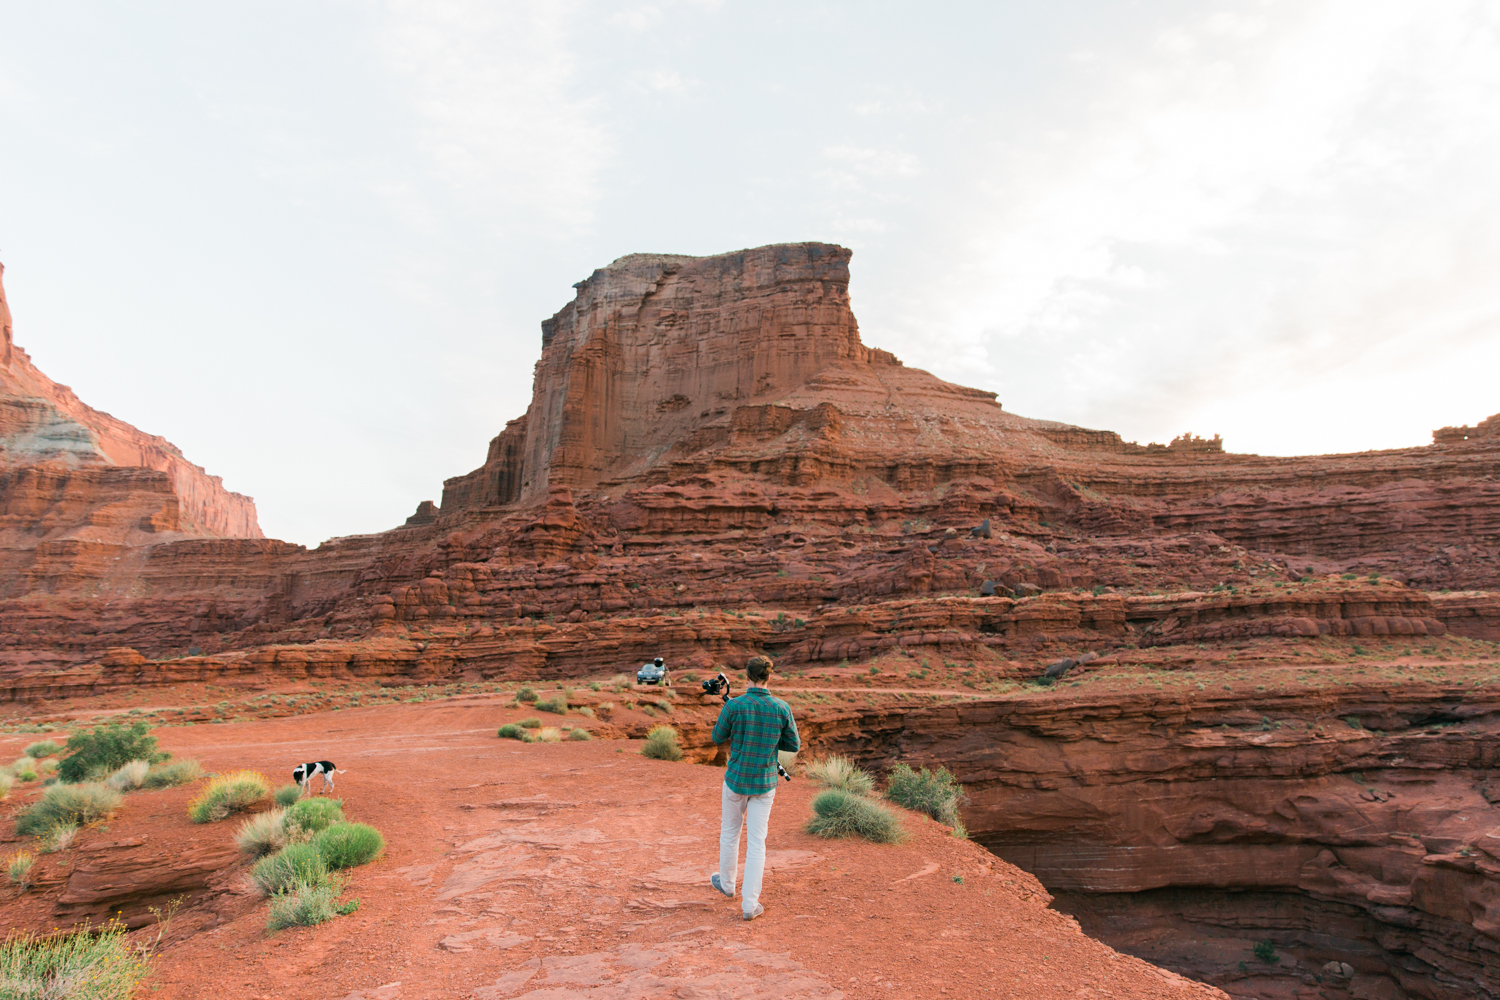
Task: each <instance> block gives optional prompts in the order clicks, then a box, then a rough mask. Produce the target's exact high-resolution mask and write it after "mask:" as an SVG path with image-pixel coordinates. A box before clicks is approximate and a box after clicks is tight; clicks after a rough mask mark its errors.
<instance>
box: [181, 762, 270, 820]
mask: <svg viewBox="0 0 1500 1000" xmlns="http://www.w3.org/2000/svg"><path fill="white" fill-rule="evenodd" d="M270 794H271V782H270V780H269V779H268V778H267V777H266V776H265V775H264V774H261V773H260V772H259V771H228V772H226V773H224V774H221V775H219V776H217V777H215V778H214V779H212V780H211V781H209V783H208V784H207V785H205V786H204V788H203V791H202V792H200V793H199V794H198V797H197V798H196V799H194V800H193V801H192V802H189V803H188V818H189V819H191V820H192V821H193V822H194V823H216V822H218V821H219V820H221V819H224V818H225V817H227V816H231V815H233V814H234V813H237V812H242V811H244V810H246V809H249V808H250V807H251V806H253V805H255V804H256V803H257V802H259V801H261V800H262V799H264V798H265V797H266V796H268V795H270Z"/></svg>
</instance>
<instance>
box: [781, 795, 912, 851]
mask: <svg viewBox="0 0 1500 1000" xmlns="http://www.w3.org/2000/svg"><path fill="white" fill-rule="evenodd" d="M806 830H807V832H808V833H810V834H813V835H814V836H817V837H828V838H834V837H848V836H858V837H863V838H865V839H866V840H869V841H873V842H874V843H877V844H895V843H899V842H900V841H902V840H905V839H906V831H905V830H904V829H902V826H901V821H900V820H899V819H897V818H896V816H895V814H894V813H892V812H891V811H890V810H889V809H887V808H886V807H885V806H883V805H881V804H880V803H879V802H875V801H873V800H871V799H867V798H865V797H864V796H862V795H855V794H854V793H852V792H847V791H845V790H843V789H842V788H830V789H829V790H828V791H826V792H822V793H820V794H819V795H818V797H817V798H815V799H813V816H812V818H811V819H809V820H808V821H807V827H806Z"/></svg>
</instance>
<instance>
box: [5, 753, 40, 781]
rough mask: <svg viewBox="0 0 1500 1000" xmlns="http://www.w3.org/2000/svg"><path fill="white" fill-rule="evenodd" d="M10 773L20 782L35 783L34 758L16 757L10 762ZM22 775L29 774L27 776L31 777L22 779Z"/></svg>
mask: <svg viewBox="0 0 1500 1000" xmlns="http://www.w3.org/2000/svg"><path fill="white" fill-rule="evenodd" d="M10 773H11V774H13V775H15V776H16V777H17V778H19V779H20V780H21V781H35V780H36V758H35V757H17V758H16V759H15V760H14V761H12V762H11V765H10ZM23 774H29V775H31V777H29V778H22V777H21V775H23Z"/></svg>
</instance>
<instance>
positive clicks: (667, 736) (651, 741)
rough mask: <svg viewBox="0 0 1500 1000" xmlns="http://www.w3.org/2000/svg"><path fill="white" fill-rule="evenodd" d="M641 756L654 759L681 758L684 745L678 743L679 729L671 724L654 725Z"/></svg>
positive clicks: (647, 736) (647, 735)
mask: <svg viewBox="0 0 1500 1000" xmlns="http://www.w3.org/2000/svg"><path fill="white" fill-rule="evenodd" d="M641 756H643V757H650V758H651V759H652V760H681V759H682V747H680V746H678V744H677V730H675V729H673V728H672V727H671V726H652V727H651V731H650V732H649V733H647V734H646V743H645V745H644V746H642V747H641Z"/></svg>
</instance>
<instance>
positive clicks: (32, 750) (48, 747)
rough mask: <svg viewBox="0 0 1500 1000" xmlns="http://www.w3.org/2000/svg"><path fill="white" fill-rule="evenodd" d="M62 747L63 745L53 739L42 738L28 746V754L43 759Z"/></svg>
mask: <svg viewBox="0 0 1500 1000" xmlns="http://www.w3.org/2000/svg"><path fill="white" fill-rule="evenodd" d="M61 749H62V747H60V746H58V745H57V744H56V743H54V742H52V741H51V740H41V741H39V742H36V743H33V744H31V746H29V747H27V748H26V756H28V757H32V758H34V759H36V760H41V759H42V758H43V757H51V756H52V755H53V754H55V753H57V751H59V750H61Z"/></svg>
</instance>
